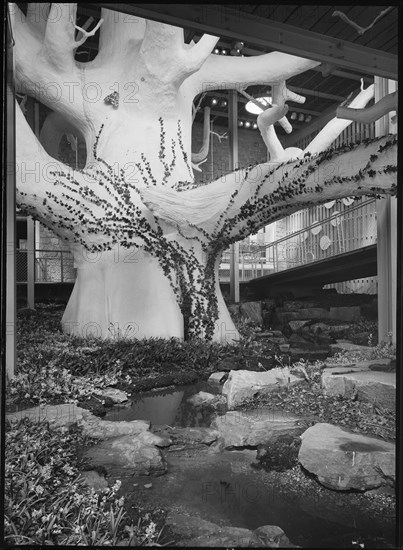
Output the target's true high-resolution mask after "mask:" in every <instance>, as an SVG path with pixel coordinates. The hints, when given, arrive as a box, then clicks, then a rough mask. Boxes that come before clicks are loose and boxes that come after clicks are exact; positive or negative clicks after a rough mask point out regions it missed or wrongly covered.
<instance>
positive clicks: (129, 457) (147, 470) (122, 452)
mask: <svg viewBox="0 0 403 550" xmlns="http://www.w3.org/2000/svg"><path fill="white" fill-rule="evenodd" d="M84 458H85V459H86V460H88V461H89V463H90V465H91V466H92V467H95V466H104V467H105V468H106V469H107V470H108V471H110V470H113V469H114V468H118V469H119V468H124V469H128V470H131V472H132V474H133V475H146V476H148V475H151V474H153V475H162V474H164V473H165V472H166V471H167V466H166V462H165V460H164V457H163V456H162V454H161V451H160V450H159V449H157V448H156V447H155V446H154V445H149V444H145V443H144V442H143V441H142V440H141V438H140V435H138V436H136V435H124V436H122V437H114V438H113V439H107V440H106V441H103V442H102V443H100V444H98V445H95V446H94V447H91V448H90V449H88V450H87V451H85V453H84Z"/></svg>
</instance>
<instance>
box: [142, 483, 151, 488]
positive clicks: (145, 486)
mask: <svg viewBox="0 0 403 550" xmlns="http://www.w3.org/2000/svg"><path fill="white" fill-rule="evenodd" d="M152 486H153V484H152V483H145V484H144V489H151V488H152Z"/></svg>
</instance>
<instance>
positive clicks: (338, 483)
mask: <svg viewBox="0 0 403 550" xmlns="http://www.w3.org/2000/svg"><path fill="white" fill-rule="evenodd" d="M301 439H302V445H301V448H300V451H299V454H298V460H299V462H300V463H301V465H302V466H303V467H304V468H306V469H307V470H308V471H309V472H311V473H313V474H315V475H316V476H317V478H318V481H319V482H320V483H321V484H322V485H324V486H325V487H329V488H330V489H335V490H337V491H343V490H347V489H358V490H360V491H365V490H366V489H372V488H375V487H380V486H382V485H391V484H393V483H394V479H395V446H394V445H393V444H392V443H388V442H386V441H383V440H381V439H377V438H374V437H368V436H365V435H360V434H356V433H351V432H350V431H348V430H345V429H342V428H339V427H338V426H333V425H332V424H325V423H319V424H315V425H314V426H312V427H311V428H308V429H307V430H306V431H305V432H304V433H303V434H302V435H301Z"/></svg>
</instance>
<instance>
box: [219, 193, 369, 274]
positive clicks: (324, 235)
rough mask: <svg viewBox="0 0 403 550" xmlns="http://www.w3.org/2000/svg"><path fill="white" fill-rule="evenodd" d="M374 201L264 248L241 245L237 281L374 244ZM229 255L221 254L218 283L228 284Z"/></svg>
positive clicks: (354, 207) (227, 252) (226, 253)
mask: <svg viewBox="0 0 403 550" xmlns="http://www.w3.org/2000/svg"><path fill="white" fill-rule="evenodd" d="M374 205H375V200H374V199H369V200H367V201H365V202H362V203H360V204H358V205H356V206H352V207H350V208H349V209H348V210H344V211H343V212H338V213H337V214H333V215H332V216H329V217H328V218H326V219H325V220H322V221H319V222H317V223H314V224H312V225H310V226H309V227H305V228H304V229H301V230H300V231H296V232H294V233H292V234H290V235H286V236H285V237H283V238H281V239H278V240H277V241H275V242H273V243H269V244H264V245H256V244H254V245H251V246H250V248H249V249H248V247H247V246H245V245H244V244H242V247H240V251H239V280H240V281H249V280H250V279H254V278H256V277H262V276H263V275H269V274H270V273H277V272H279V271H284V270H286V269H291V268H293V267H297V266H300V265H305V264H308V263H311V262H316V261H319V260H324V259H327V258H331V257H332V256H336V255H338V254H343V253H345V252H351V251H352V250H357V249H359V248H362V247H363V246H369V245H371V244H375V243H376V242H377V223H376V212H375V206H374ZM229 263H230V252H229V251H226V252H224V254H223V256H222V261H221V265H220V281H223V282H225V281H229Z"/></svg>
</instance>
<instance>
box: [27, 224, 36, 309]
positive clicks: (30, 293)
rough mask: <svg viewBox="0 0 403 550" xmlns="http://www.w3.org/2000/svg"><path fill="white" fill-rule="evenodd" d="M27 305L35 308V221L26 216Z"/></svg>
mask: <svg viewBox="0 0 403 550" xmlns="http://www.w3.org/2000/svg"><path fill="white" fill-rule="evenodd" d="M27 307H29V308H31V309H35V221H34V220H33V218H31V216H28V217H27Z"/></svg>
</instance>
